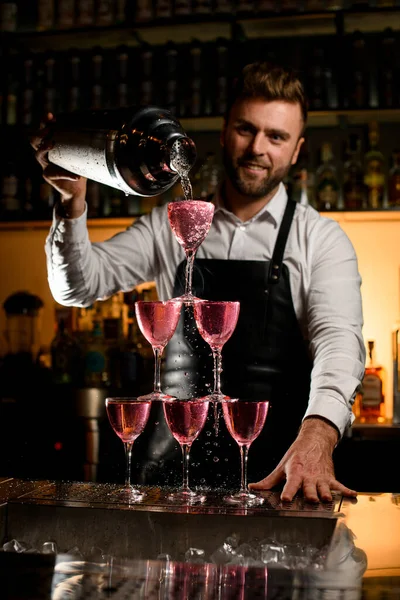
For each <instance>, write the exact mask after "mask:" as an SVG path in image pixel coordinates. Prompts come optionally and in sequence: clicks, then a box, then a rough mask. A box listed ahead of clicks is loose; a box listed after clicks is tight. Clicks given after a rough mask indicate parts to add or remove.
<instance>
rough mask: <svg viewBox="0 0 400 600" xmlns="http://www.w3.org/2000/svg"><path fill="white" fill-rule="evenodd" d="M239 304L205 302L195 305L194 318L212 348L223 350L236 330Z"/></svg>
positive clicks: (202, 335)
mask: <svg viewBox="0 0 400 600" xmlns="http://www.w3.org/2000/svg"><path fill="white" fill-rule="evenodd" d="M239 308H240V303H239V302H211V301H207V300H205V301H203V302H198V303H196V304H195V305H194V317H195V320H196V324H197V328H198V330H199V332H200V335H201V337H202V338H203V339H204V340H205V341H206V342H207V343H208V344H209V345H210V346H211V348H222V346H223V345H224V344H225V342H227V341H228V340H229V338H230V337H231V335H232V333H233V332H234V330H235V327H236V324H237V320H238V317H239Z"/></svg>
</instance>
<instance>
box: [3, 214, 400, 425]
mask: <svg viewBox="0 0 400 600" xmlns="http://www.w3.org/2000/svg"><path fill="white" fill-rule="evenodd" d="M329 216H330V218H334V219H335V220H337V221H339V222H340V225H341V226H342V227H343V229H344V230H345V231H346V233H347V234H348V236H349V237H350V239H351V241H352V242H353V244H354V247H355V249H356V252H357V256H358V261H359V269H360V273H361V276H362V280H363V283H362V297H363V307H364V322H365V324H364V339H365V341H367V340H368V339H374V340H375V341H376V357H377V359H378V360H379V362H381V364H382V365H383V366H384V367H385V369H386V372H387V415H386V416H387V417H388V418H391V417H392V381H393V379H392V347H391V334H392V331H393V328H394V326H395V323H396V320H397V319H398V318H399V317H400V298H399V286H400V279H399V275H400V211H399V212H388V211H386V212H383V211H382V212H377V213H361V212H360V213H355V212H353V213H336V214H334V213H332V214H331V215H329ZM103 223H104V221H103ZM128 224H129V220H127V219H125V220H122V219H121V220H120V222H118V223H117V224H115V222H113V224H112V226H111V224H110V223H107V222H106V223H104V225H103V226H101V223H100V222H99V223H98V224H96V226H93V227H91V228H90V237H91V240H92V241H101V240H103V239H106V238H108V237H110V236H111V235H113V234H114V233H117V232H118V231H120V230H121V229H123V228H124V227H125V226H126V225H128ZM47 232H48V226H47V224H46V225H44V226H43V227H42V228H38V229H26V230H23V231H21V230H18V228H17V227H15V230H8V229H4V230H2V232H1V236H0V250H1V256H2V258H3V260H2V261H1V263H0V281H1V289H0V302H1V305H2V304H3V302H4V300H5V299H6V298H7V297H8V296H9V295H10V294H12V293H14V292H16V291H19V290H26V291H29V292H31V293H34V294H37V295H38V296H40V298H41V299H42V300H43V301H44V309H43V313H42V335H41V338H42V344H43V345H49V344H50V341H51V339H52V337H53V336H54V306H55V303H54V300H53V298H52V296H51V294H50V291H49V288H48V283H47V275H46V264H45V254H44V241H45V238H46V235H47ZM4 326H5V314H4V310H1V312H0V332H1V333H2V332H3V331H4ZM0 351H1V352H2V353H4V351H5V342H4V337H3V335H1V344H0Z"/></svg>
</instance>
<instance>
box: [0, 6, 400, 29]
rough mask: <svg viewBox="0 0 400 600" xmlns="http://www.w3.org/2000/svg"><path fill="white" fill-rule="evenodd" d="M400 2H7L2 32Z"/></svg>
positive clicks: (4, 7)
mask: <svg viewBox="0 0 400 600" xmlns="http://www.w3.org/2000/svg"><path fill="white" fill-rule="evenodd" d="M395 6H398V0H363V1H357V0H353V1H352V0H302V1H299V0H283V1H282V0H279V1H278V0H193V1H192V0H155V2H153V1H152V0H138V1H137V2H135V3H132V2H129V1H128V0H80V1H79V2H78V1H77V0H59V1H58V2H56V0H35V1H33V2H29V3H23V2H22V1H21V0H14V1H11V0H4V1H3V2H2V4H1V5H0V7H1V13H0V19H1V20H0V25H1V30H2V31H9V32H12V31H49V30H57V29H59V30H66V29H74V28H87V27H110V26H116V25H117V26H121V25H130V24H133V23H140V22H151V21H159V20H161V21H162V20H165V19H170V18H174V17H176V18H180V17H190V16H198V15H205V16H206V15H214V14H215V15H231V14H232V13H233V14H238V15H248V14H254V13H259V14H263V15H268V14H272V15H276V14H284V13H288V12H289V13H304V12H306V13H307V12H323V11H338V10H343V9H345V10H346V9H350V10H351V9H359V8H361V9H368V8H388V7H395Z"/></svg>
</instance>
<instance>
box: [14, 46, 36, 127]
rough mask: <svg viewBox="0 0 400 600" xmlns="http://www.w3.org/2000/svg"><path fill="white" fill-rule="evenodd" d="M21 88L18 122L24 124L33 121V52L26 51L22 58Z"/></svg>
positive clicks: (26, 124)
mask: <svg viewBox="0 0 400 600" xmlns="http://www.w3.org/2000/svg"><path fill="white" fill-rule="evenodd" d="M22 69H23V71H22V90H21V94H20V106H19V110H18V113H19V114H18V122H19V123H20V124H21V125H24V126H30V125H32V123H33V118H34V117H33V116H34V113H35V109H34V98H35V93H34V76H35V66H34V59H33V54H31V53H28V54H26V55H25V56H24V58H23V65H22Z"/></svg>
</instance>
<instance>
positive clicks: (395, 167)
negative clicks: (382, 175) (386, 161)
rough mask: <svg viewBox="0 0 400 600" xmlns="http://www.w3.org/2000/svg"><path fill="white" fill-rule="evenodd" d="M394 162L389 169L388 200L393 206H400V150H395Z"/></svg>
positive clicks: (393, 154)
mask: <svg viewBox="0 0 400 600" xmlns="http://www.w3.org/2000/svg"><path fill="white" fill-rule="evenodd" d="M392 162H393V164H392V168H391V169H390V171H389V181H388V202H389V206H390V207H391V208H400V150H394V151H393V153H392Z"/></svg>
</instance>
